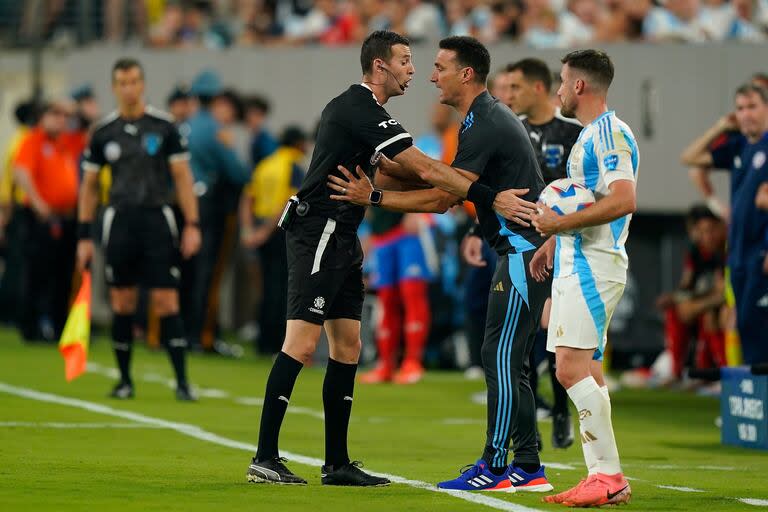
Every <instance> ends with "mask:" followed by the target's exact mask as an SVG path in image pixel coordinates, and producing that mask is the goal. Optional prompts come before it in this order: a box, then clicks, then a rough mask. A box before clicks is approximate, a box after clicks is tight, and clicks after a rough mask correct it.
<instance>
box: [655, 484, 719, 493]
mask: <svg viewBox="0 0 768 512" xmlns="http://www.w3.org/2000/svg"><path fill="white" fill-rule="evenodd" d="M656 487H658V488H659V489H669V490H671V491H680V492H707V491H703V490H701V489H694V488H693V487H677V486H674V485H657V486H656Z"/></svg>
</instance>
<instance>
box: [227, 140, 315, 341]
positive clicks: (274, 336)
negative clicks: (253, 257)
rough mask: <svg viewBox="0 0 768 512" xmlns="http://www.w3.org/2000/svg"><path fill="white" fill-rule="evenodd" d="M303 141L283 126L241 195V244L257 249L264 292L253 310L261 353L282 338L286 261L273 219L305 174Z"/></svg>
mask: <svg viewBox="0 0 768 512" xmlns="http://www.w3.org/2000/svg"><path fill="white" fill-rule="evenodd" d="M307 147H308V137H307V134H306V133H305V132H304V130H302V129H301V128H299V127H298V126H289V127H287V128H286V129H285V131H284V132H283V134H282V135H281V137H280V146H279V147H278V149H277V150H276V151H275V152H274V153H272V155H270V156H268V157H267V158H265V159H263V160H262V161H261V162H260V163H259V165H257V166H256V167H255V168H254V170H253V174H252V176H251V182H250V184H249V185H248V186H247V187H246V188H245V190H244V191H243V195H242V197H241V199H240V244H241V245H242V246H243V247H244V248H245V249H246V250H248V251H253V252H255V253H257V254H258V256H259V261H260V263H261V274H262V277H263V291H264V293H263V297H262V300H261V306H260V308H259V315H258V320H259V326H260V335H259V337H258V339H257V344H256V348H257V350H258V352H259V353H260V354H269V355H273V354H276V353H277V352H279V351H280V347H281V346H282V344H283V339H284V338H285V315H286V306H287V300H288V267H287V263H286V262H287V255H286V252H285V232H284V231H283V230H282V229H278V227H277V222H278V220H280V215H281V214H282V212H283V208H285V204H286V203H287V202H288V199H289V198H290V197H291V196H292V195H294V194H295V193H296V191H297V190H298V189H299V187H300V186H301V181H302V180H303V179H304V174H305V171H304V169H303V168H302V167H301V163H302V161H303V160H304V158H305V157H306V153H307Z"/></svg>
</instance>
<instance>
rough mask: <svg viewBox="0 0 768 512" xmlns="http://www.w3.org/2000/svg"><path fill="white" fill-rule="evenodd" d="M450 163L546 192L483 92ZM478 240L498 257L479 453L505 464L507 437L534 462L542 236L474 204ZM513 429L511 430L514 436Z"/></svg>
mask: <svg viewBox="0 0 768 512" xmlns="http://www.w3.org/2000/svg"><path fill="white" fill-rule="evenodd" d="M452 165H453V167H456V168H459V169H463V170H466V171H470V172H472V173H475V174H477V175H479V178H478V182H479V183H481V184H483V185H487V186H489V187H491V188H492V189H494V190H506V189H510V188H514V189H526V188H527V189H530V190H529V192H528V194H527V195H526V196H524V197H523V199H525V200H527V201H531V202H535V201H536V199H537V198H538V197H539V194H540V193H541V191H542V190H543V189H544V180H543V178H542V176H541V171H540V170H539V165H538V162H537V161H536V155H535V154H534V151H533V147H532V146H531V142H530V140H529V139H528V134H527V132H526V130H525V128H524V127H523V124H522V123H521V122H520V120H519V119H518V118H517V116H515V114H513V113H512V111H511V110H509V108H507V107H506V106H504V105H503V104H501V103H499V101H498V100H497V99H495V98H494V97H493V96H491V95H490V94H489V93H488V91H484V92H483V93H481V94H480V95H478V96H477V98H475V100H474V102H473V103H472V106H471V107H470V109H469V112H468V113H467V116H466V117H465V119H464V121H463V123H462V125H461V128H460V131H459V147H458V152H457V154H456V159H455V160H454V162H453V164H452ZM477 216H478V220H479V222H480V229H481V231H482V234H483V237H484V238H485V239H486V240H488V242H489V244H490V245H491V247H492V248H493V249H494V250H495V251H496V253H497V254H498V255H499V259H498V263H497V265H496V271H495V273H494V276H493V280H492V282H491V290H490V292H489V293H490V295H489V300H488V314H487V317H486V326H485V339H484V341H483V346H482V360H483V369H484V370H485V379H486V384H487V386H488V430H487V439H486V445H485V451H484V453H483V460H485V461H486V462H487V463H488V464H489V465H490V466H491V467H494V468H502V467H504V466H506V465H507V451H508V447H509V441H510V438H512V440H513V441H514V447H513V448H514V455H515V460H514V462H515V464H524V465H526V466H529V465H536V467H537V468H538V464H539V456H538V449H537V444H536V411H535V405H534V398H533V393H532V391H531V388H530V386H529V383H528V361H529V355H530V352H531V348H532V347H533V342H534V339H535V335H536V331H537V329H538V327H539V321H540V319H541V311H542V309H543V307H544V302H545V301H546V299H547V297H548V296H549V283H547V282H544V283H538V282H536V280H535V279H533V277H532V276H531V274H530V271H529V268H528V264H529V263H530V261H531V258H532V257H533V255H534V253H535V251H536V249H537V248H538V247H539V246H541V244H542V238H541V236H539V234H538V233H537V232H536V230H535V229H534V228H533V227H522V226H520V225H518V224H515V223H513V222H511V221H508V220H506V219H504V218H502V217H501V216H500V215H498V214H496V212H494V211H493V210H492V209H490V208H484V207H482V206H478V207H477ZM513 434H514V435H513Z"/></svg>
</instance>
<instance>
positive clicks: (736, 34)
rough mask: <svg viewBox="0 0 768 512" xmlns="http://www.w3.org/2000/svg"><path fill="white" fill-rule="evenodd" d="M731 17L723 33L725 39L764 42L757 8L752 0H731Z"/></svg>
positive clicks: (764, 37)
mask: <svg viewBox="0 0 768 512" xmlns="http://www.w3.org/2000/svg"><path fill="white" fill-rule="evenodd" d="M731 4H732V7H733V15H732V16H731V18H730V20H729V21H730V23H729V25H728V28H727V30H726V33H725V39H727V40H731V41H745V42H750V43H761V42H763V41H765V40H766V36H765V33H764V32H763V31H762V30H761V29H760V28H759V21H758V17H757V15H758V7H757V2H755V1H754V0H731Z"/></svg>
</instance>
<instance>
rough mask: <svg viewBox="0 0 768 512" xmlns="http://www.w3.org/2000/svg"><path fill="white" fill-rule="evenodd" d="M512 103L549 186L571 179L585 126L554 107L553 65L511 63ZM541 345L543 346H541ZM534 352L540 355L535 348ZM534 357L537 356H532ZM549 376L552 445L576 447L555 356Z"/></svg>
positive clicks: (540, 338) (534, 378)
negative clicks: (569, 168) (575, 148)
mask: <svg viewBox="0 0 768 512" xmlns="http://www.w3.org/2000/svg"><path fill="white" fill-rule="evenodd" d="M506 70H507V74H508V75H509V81H510V85H509V89H510V94H509V98H510V99H509V101H510V108H511V109H512V111H513V112H514V113H515V114H517V115H518V116H520V120H521V121H522V122H523V126H525V129H526V130H527V131H528V136H529V137H530V138H531V144H533V149H534V151H535V152H536V157H537V158H538V160H539V168H540V169H541V173H542V175H543V176H544V182H545V183H551V182H553V181H554V180H557V179H560V178H565V177H567V176H568V172H567V170H566V164H567V162H568V157H569V156H570V154H571V148H572V147H573V145H574V144H575V143H576V139H578V138H579V133H581V124H579V122H578V121H577V120H575V119H571V118H567V117H565V116H563V115H562V114H561V113H560V109H559V108H557V107H555V106H554V105H552V102H551V101H550V99H549V98H550V91H551V89H552V73H551V72H550V70H549V66H547V64H546V63H545V62H544V61H542V60H539V59H535V58H527V59H523V60H520V61H518V62H515V63H512V64H509V65H508V66H507V67H506ZM550 306H551V299H547V302H546V304H545V306H544V313H543V314H542V318H541V329H540V330H539V333H538V335H537V337H536V345H538V346H541V347H542V350H543V347H545V346H546V342H547V326H548V325H549V311H550ZM540 344H541V345H540ZM533 352H534V353H535V352H537V351H536V350H535V349H534V351H533ZM531 357H532V358H534V354H532V355H531ZM531 368H532V371H531V388H532V389H533V394H534V396H536V397H537V402H539V401H540V400H539V399H538V394H537V393H538V383H539V379H538V375H537V373H536V365H535V362H534V361H533V360H532V361H531ZM549 375H550V378H551V381H552V393H553V395H554V398H555V400H554V404H553V407H552V446H553V447H555V448H568V447H569V446H571V445H572V444H573V423H572V422H571V415H570V413H569V411H568V394H567V393H566V392H565V389H564V388H563V386H562V385H561V384H560V382H559V381H558V380H557V377H556V376H555V375H556V374H555V355H554V354H549Z"/></svg>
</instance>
